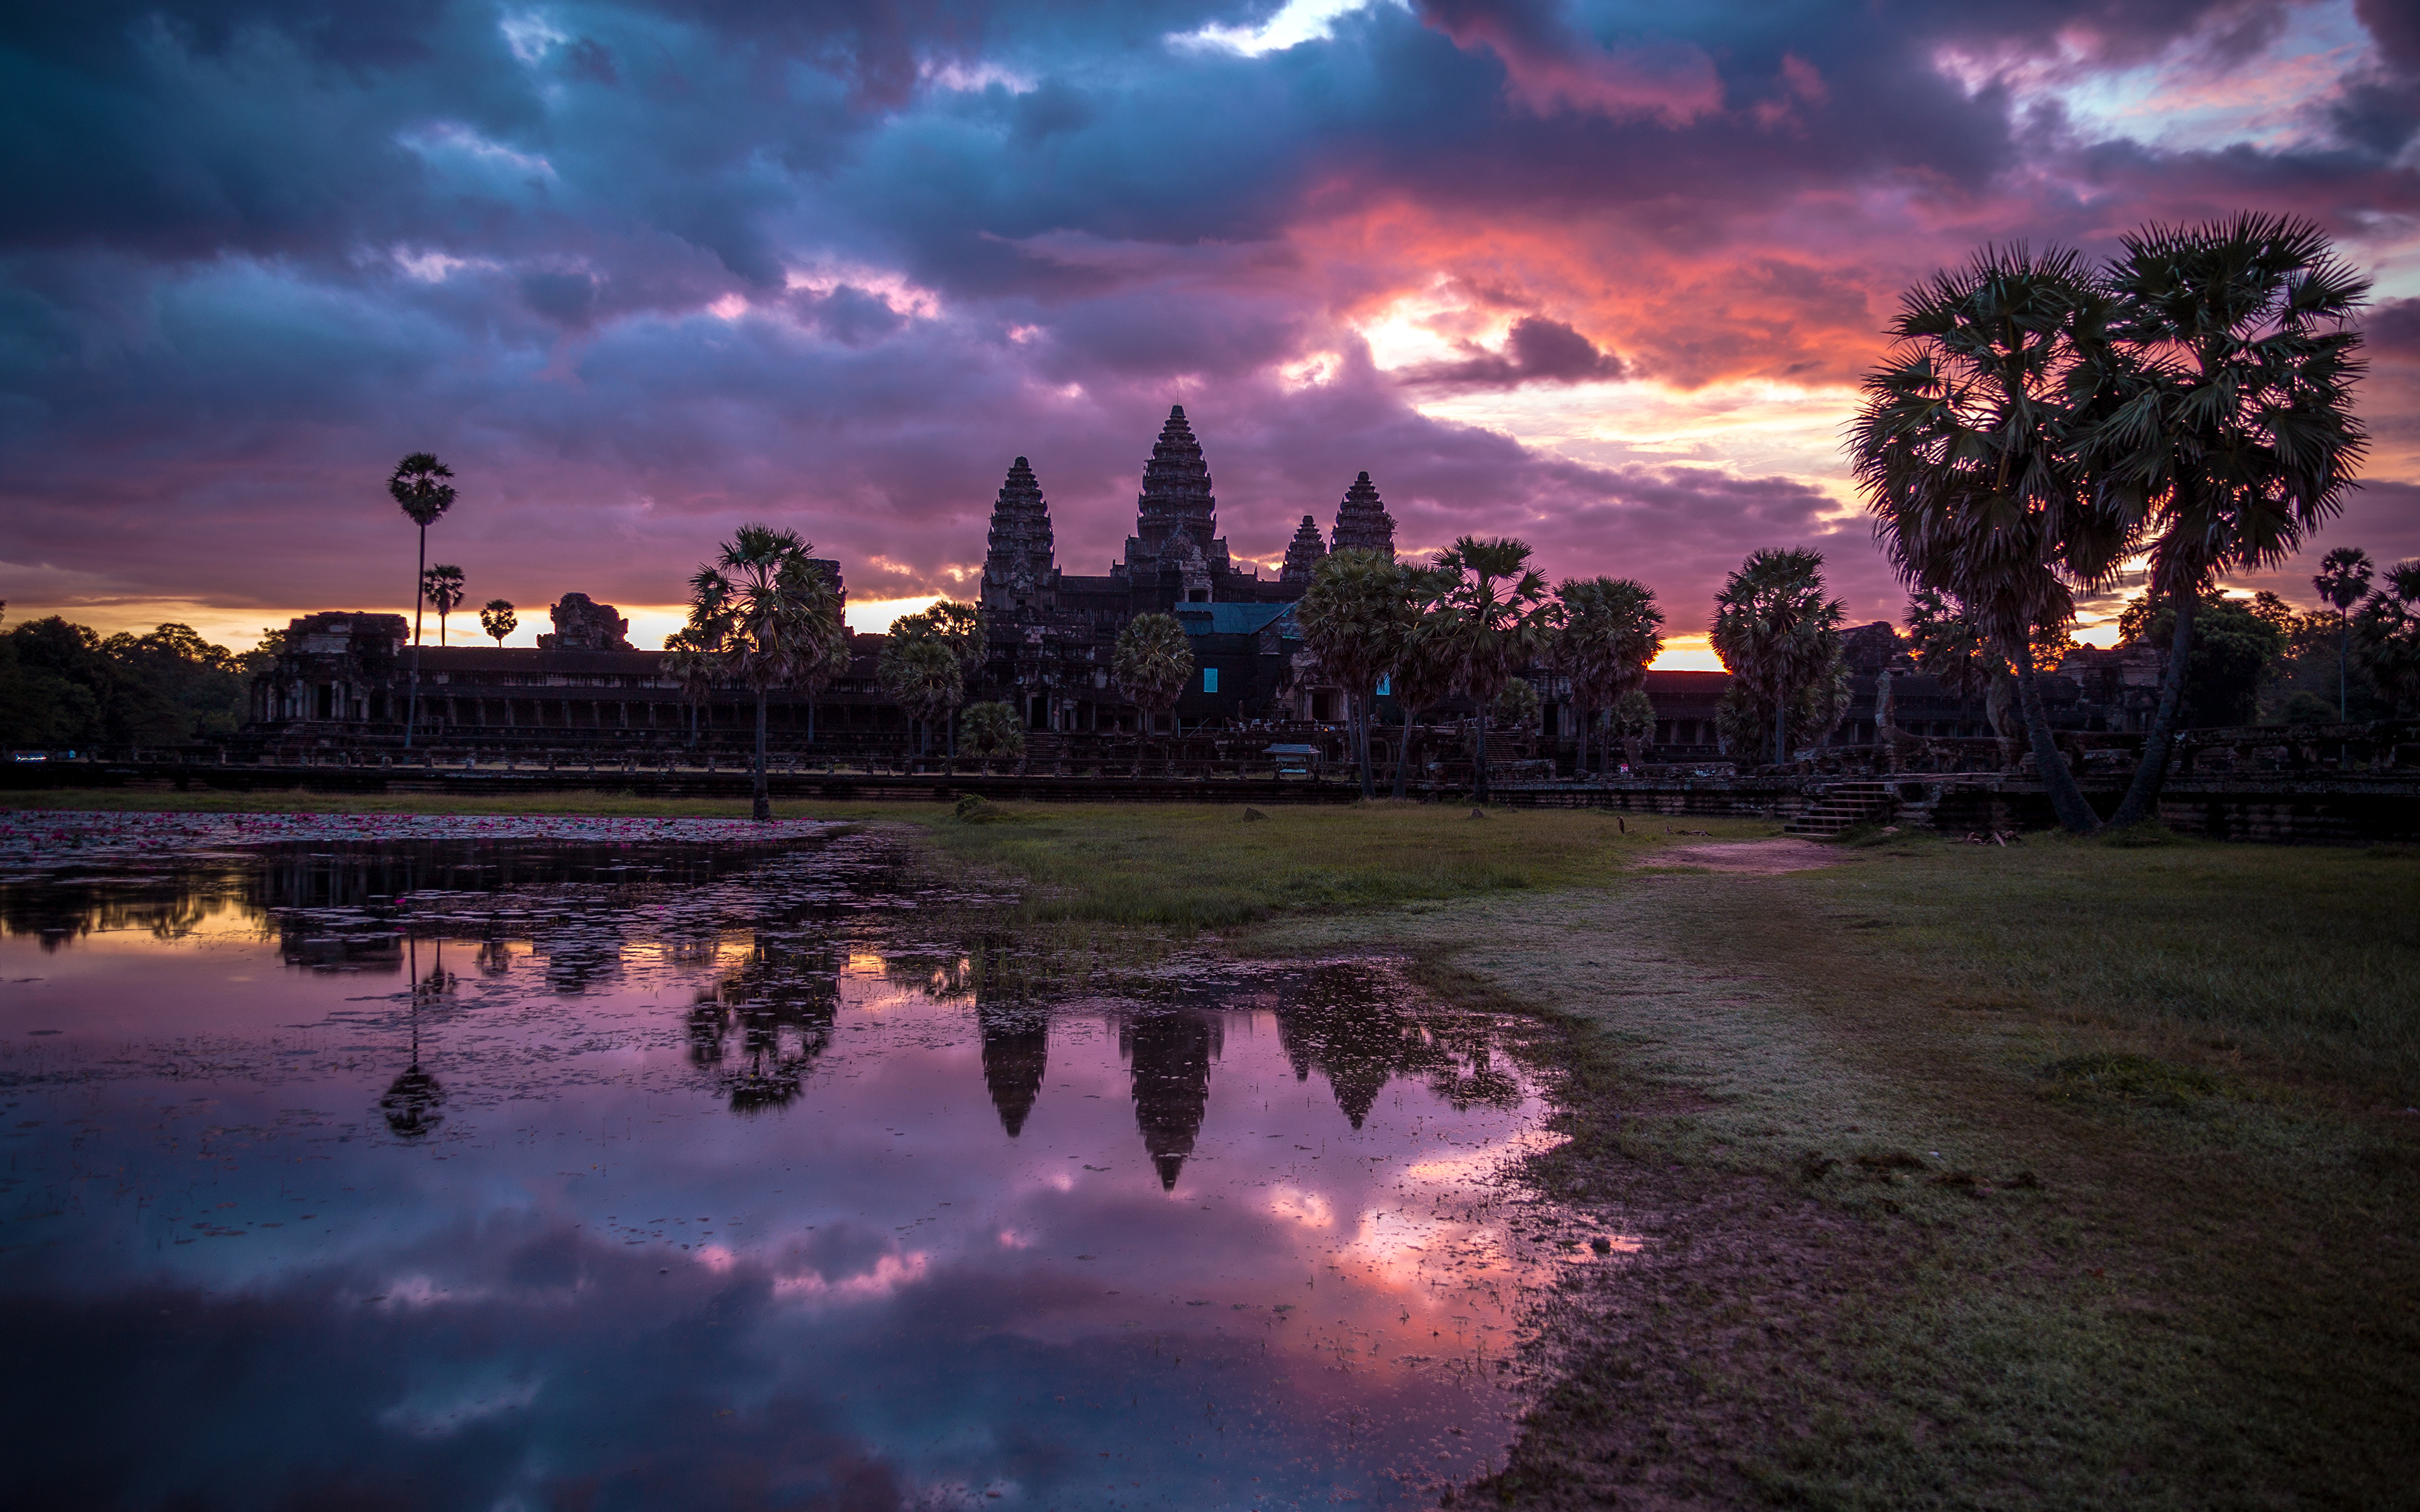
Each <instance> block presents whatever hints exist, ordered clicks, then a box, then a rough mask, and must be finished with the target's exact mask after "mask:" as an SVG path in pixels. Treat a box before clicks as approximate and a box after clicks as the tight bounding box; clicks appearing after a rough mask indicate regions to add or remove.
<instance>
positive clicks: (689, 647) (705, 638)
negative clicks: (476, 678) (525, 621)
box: [491, 623, 722, 746]
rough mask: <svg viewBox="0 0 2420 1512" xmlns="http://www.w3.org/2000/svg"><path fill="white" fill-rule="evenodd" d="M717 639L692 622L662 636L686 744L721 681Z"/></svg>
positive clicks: (667, 672)
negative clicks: (684, 719) (684, 712)
mask: <svg viewBox="0 0 2420 1512" xmlns="http://www.w3.org/2000/svg"><path fill="white" fill-rule="evenodd" d="M491 633H492V632H491ZM505 633H506V634H509V633H511V632H509V631H507V632H505ZM716 639H717V638H716V634H715V632H714V631H713V630H712V629H711V628H710V627H707V626H701V625H696V624H694V623H692V624H690V625H683V626H681V627H680V628H679V629H677V630H675V631H674V632H673V633H672V634H670V635H668V636H666V637H664V651H665V652H666V653H667V655H666V656H664V674H665V675H666V676H668V677H670V678H672V680H673V681H674V682H675V684H677V685H678V686H679V687H680V695H681V702H682V703H683V704H684V705H686V706H687V708H688V709H689V742H690V745H692V746H694V745H696V744H697V723H698V720H697V714H698V710H699V709H700V708H701V707H703V706H704V704H705V703H706V700H707V698H709V697H711V696H712V694H713V692H714V688H715V685H716V684H717V683H719V682H721V680H722V667H721V661H720V660H719V659H718V658H717V657H716V656H715V645H716ZM499 643H500V644H501V643H502V641H501V638H499Z"/></svg>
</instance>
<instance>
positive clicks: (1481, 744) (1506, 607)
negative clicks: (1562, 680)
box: [1419, 535, 1555, 803]
mask: <svg viewBox="0 0 2420 1512" xmlns="http://www.w3.org/2000/svg"><path fill="white" fill-rule="evenodd" d="M1433 570H1434V571H1435V573H1437V574H1438V576H1437V577H1436V578H1435V579H1433V581H1432V584H1431V592H1432V593H1433V594H1434V597H1433V598H1432V599H1431V601H1430V604H1431V612H1429V613H1428V614H1425V615H1423V616H1422V618H1421V621H1420V626H1419V629H1420V633H1421V634H1422V635H1423V636H1425V637H1427V638H1429V639H1430V640H1431V641H1432V642H1433V643H1434V644H1435V647H1436V648H1437V649H1438V651H1439V652H1440V653H1441V654H1442V655H1443V656H1444V658H1445V660H1446V661H1447V663H1448V664H1449V665H1450V666H1451V667H1452V669H1453V686H1454V687H1456V688H1457V689H1459V690H1460V691H1462V692H1464V693H1467V694H1469V695H1470V697H1471V698H1472V699H1473V700H1474V701H1476V702H1477V703H1478V704H1479V741H1478V748H1477V752H1476V757H1477V761H1478V764H1479V769H1478V786H1477V789H1476V791H1475V793H1474V796H1475V797H1476V798H1477V799H1478V801H1480V802H1481V803H1485V802H1486V801H1487V799H1488V786H1487V717H1488V711H1489V710H1490V709H1491V708H1493V707H1494V706H1495V703H1496V696H1497V694H1498V693H1500V692H1502V691H1503V689H1504V683H1505V679H1507V678H1509V677H1511V676H1512V674H1513V673H1514V672H1515V671H1519V670H1520V669H1521V668H1522V667H1523V666H1525V665H1527V664H1528V663H1529V662H1531V661H1534V660H1536V659H1537V658H1538V657H1539V656H1541V655H1542V654H1543V653H1544V651H1545V649H1546V647H1547V645H1548V643H1549V641H1550V640H1551V639H1552V636H1553V633H1554V628H1555V623H1554V619H1555V605H1554V604H1552V603H1551V602H1549V601H1548V600H1547V598H1546V579H1545V577H1544V575H1543V574H1541V573H1540V572H1539V571H1538V570H1537V569H1536V568H1534V567H1532V566H1530V565H1529V544H1528V542H1527V541H1516V540H1513V539H1512V538H1510V537H1499V538H1497V539H1495V540H1484V541H1482V540H1481V539H1479V538H1478V537H1476V536H1470V535H1466V536H1463V537H1461V538H1460V539H1458V540H1456V541H1455V542H1454V543H1453V545H1452V546H1450V547H1449V548H1446V549H1445V550H1443V551H1440V552H1438V553H1437V555H1436V561H1435V565H1434V569H1433Z"/></svg>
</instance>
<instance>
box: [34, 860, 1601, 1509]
mask: <svg viewBox="0 0 2420 1512" xmlns="http://www.w3.org/2000/svg"><path fill="white" fill-rule="evenodd" d="M12 823H20V822H19V821H12ZM373 827H374V826H373ZM120 838H121V839H125V840H126V841H127V842H126V843H124V844H119V845H116V848H115V849H113V848H112V847H111V845H109V844H105V843H99V842H95V843H92V844H90V845H88V846H86V847H83V848H80V849H79V850H78V851H77V853H76V854H77V856H79V857H80V858H79V859H75V860H72V861H60V860H58V859H57V856H58V855H60V854H63V853H61V852H60V851H58V849H57V848H56V847H55V846H54V845H45V844H39V843H37V844H31V845H21V846H20V847H19V851H18V858H19V861H20V862H21V863H23V864H19V865H17V866H15V868H14V870H12V871H9V872H8V873H7V876H6V879H5V880H0V925H5V934H0V983H5V985H0V1135H5V1141H0V1149H5V1150H6V1152H7V1154H6V1160H5V1165H0V1219H5V1222H0V1328H5V1332H6V1335H7V1339H8V1359H9V1360H10V1361H11V1362H12V1363H13V1365H14V1366H15V1368H13V1369H11V1370H10V1371H9V1372H8V1381H7V1383H6V1385H5V1387H0V1392H5V1395H6V1412H7V1413H8V1421H9V1423H10V1424H11V1425H12V1427H11V1432H10V1438H11V1440H12V1442H13V1443H14V1444H15V1445H16V1452H15V1453H14V1454H12V1455H11V1456H10V1457H9V1458H8V1461H7V1462H6V1466H5V1468H0V1487H5V1489H6V1494H5V1496H0V1500H6V1501H8V1502H11V1503H14V1504H53V1505H85V1506H130V1507H132V1506H168V1505H175V1506H195V1507H202V1506H209V1507H253V1506H264V1507H268V1506H286V1505H296V1504H310V1505H321V1504H326V1505H361V1506H385V1505H393V1506H442V1507H515V1506H524V1507H533V1508H536V1507H587V1508H620V1507H661V1506H673V1505H701V1506H705V1505H712V1506H759V1505H762V1506H812V1507H825V1506H830V1507H850V1508H859V1507H864V1508H874V1507H892V1506H901V1507H925V1506H935V1507H957V1506H982V1507H992V1506H1002V1505H1028V1506H1047V1507H1113V1506H1143V1505H1148V1506H1180V1507H1289V1506H1311V1505H1328V1504H1335V1503H1339V1502H1352V1503H1354V1504H1358V1505H1364V1506H1395V1505H1423V1504H1434V1503H1435V1496H1436V1490H1437V1489H1438V1488H1439V1487H1441V1486H1442V1485H1444V1484H1447V1483H1449V1482H1450V1481H1454V1480H1458V1479H1462V1478H1465V1477H1467V1476H1469V1475H1472V1474H1475V1473H1481V1471H1483V1470H1484V1469H1485V1468H1487V1467H1488V1466H1489V1465H1490V1464H1491V1462H1492V1463H1501V1455H1502V1450H1503V1447H1504V1445H1505V1444H1506V1443H1508V1442H1509V1441H1510V1438H1511V1433H1512V1419H1513V1414H1514V1413H1515V1412H1517V1410H1518V1407H1519V1388H1518V1385H1517V1381H1518V1378H1519V1375H1520V1371H1519V1370H1518V1368H1517V1367H1516V1362H1515V1346H1516V1335H1517V1333H1518V1330H1519V1328H1520V1326H1521V1317H1520V1313H1519V1308H1518V1297H1517V1293H1518V1291H1519V1290H1520V1288H1524V1287H1530V1286H1535V1285H1538V1284H1540V1283H1541V1282H1542V1281H1544V1280H1548V1279H1551V1275H1552V1272H1553V1270H1554V1268H1556V1267H1559V1266H1565V1265H1577V1264H1595V1263H1606V1262H1605V1261H1603V1260H1601V1259H1600V1258H1598V1257H1597V1252H1596V1251H1595V1250H1594V1249H1592V1248H1591V1247H1590V1243H1589V1241H1590V1239H1591V1238H1592V1237H1596V1236H1591V1235H1590V1234H1588V1233H1586V1232H1584V1231H1582V1230H1581V1229H1580V1228H1578V1227H1575V1224H1573V1223H1572V1222H1570V1221H1567V1220H1565V1219H1563V1218H1562V1217H1560V1216H1559V1215H1557V1214H1555V1213H1554V1212H1553V1211H1551V1210H1548V1209H1546V1208H1544V1207H1542V1206H1539V1205H1537V1204H1536V1203H1534V1202H1533V1201H1532V1200H1531V1199H1529V1198H1528V1196H1525V1195H1524V1193H1523V1191H1522V1189H1521V1188H1520V1187H1519V1186H1518V1184H1517V1182H1516V1181H1514V1180H1512V1175H1511V1170H1510V1167H1511V1165H1512V1164H1513V1163H1514V1162H1515V1161H1517V1158H1518V1157H1519V1155H1520V1154H1522V1153H1523V1152H1525V1151H1527V1150H1528V1149H1535V1148H1537V1147H1538V1145H1539V1144H1540V1142H1541V1141H1542V1140H1544V1139H1545V1138H1546V1137H1548V1136H1546V1135H1545V1134H1544V1133H1543V1132H1542V1126H1543V1122H1544V1115H1545V1112H1546V1109H1545V1106H1544V1103H1543V1102H1542V1100H1541V1097H1540V1093H1539V1090H1538V1088H1537V1086H1536V1084H1535V1082H1534V1081H1533V1080H1532V1079H1531V1077H1530V1076H1529V1075H1528V1072H1526V1071H1525V1070H1524V1069H1523V1067H1522V1066H1521V1065H1520V1064H1519V1063H1518V1062H1517V1061H1516V1060H1515V1059H1514V1058H1513V1057H1512V1056H1511V1055H1510V1054H1509V1052H1508V1048H1507V1046H1508V1039H1509V1029H1510V1026H1507V1025H1505V1024H1502V1023H1499V1022H1497V1021H1496V1020H1494V1019H1491V1018H1489V1017H1486V1016H1484V1015H1478V1014H1471V1013H1466V1012H1460V1011H1452V1010H1450V1009H1447V1008H1445V1007H1443V1006H1441V1005H1438V1004H1435V1003H1434V1002H1431V1001H1428V1000H1426V999H1424V998H1423V997H1422V996H1421V995H1420V994H1419V992H1418V991H1417V990H1416V989H1415V988H1414V987H1412V986H1411V985H1410V984H1408V983H1407V982H1405V981H1404V980H1403V979H1402V978H1401V977H1400V976H1399V975H1398V974H1397V973H1396V971H1395V970H1394V969H1393V968H1392V967H1391V966H1390V965H1388V964H1386V963H1383V962H1380V963H1370V962H1334V963H1325V964H1251V963H1240V964H1239V963H1236V962H1233V961H1229V960H1223V959H1219V958H1216V957H1213V956H1210V955H1208V954H1206V953H1205V954H1199V955H1192V956H1185V955H1180V956H1176V957H1172V958H1161V959H1156V960H1154V961H1152V962H1150V963H1148V964H1134V963H1133V962H1132V961H1128V962H1126V963H1125V964H1120V963H1118V962H1115V961H1112V960H1110V959H1109V958H1108V957H1106V956H1103V955H1101V954H1098V953H1095V952H1093V951H1091V950H1088V949H1087V948H1085V947H1084V946H1082V945H1081V944H1073V945H1071V944H1070V943H1069V942H1067V941H1065V940H1060V941H1058V942H1056V943H1054V944H1053V945H1051V946H1050V947H1049V948H1048V949H1044V948H1043V947H1041V946H1039V945H1036V944H1034V943H1032V942H1030V941H1025V940H1020V939H1019V938H1017V937H1016V936H1014V935H1012V934H1010V933H1004V932H1002V931H1001V930H999V929H997V928H985V927H983V926H982V925H981V922H980V921H981V920H982V919H983V918H985V917H995V918H996V917H998V916H997V914H996V913H994V914H993V915H990V916H987V915H986V914H985V906H984V905H985V900H984V899H981V898H979V897H974V896H971V895H970V894H968V893H966V892H964V891H962V890H956V889H952V888H949V887H943V886H941V885H939V884H936V883H934V882H932V881H931V880H929V879H925V878H923V877H921V876H920V875H919V874H918V873H916V872H913V871H912V870H910V869H908V868H907V867H906V866H905V865H904V864H903V857H902V856H901V855H900V853H899V852H898V851H897V850H896V849H895V846H894V843H893V842H892V841H889V840H886V839H884V838H882V837H881V836H879V835H869V834H847V833H840V832H834V833H817V832H815V831H814V829H813V827H812V826H793V828H792V830H791V831H790V832H789V833H787V834H786V835H785V837H784V838H783V841H781V842H779V843H775V844H770V845H762V844H754V845H752V844H745V843H739V842H737V841H734V840H731V839H728V838H716V839H714V840H711V841H706V842H699V841H696V840H695V838H694V837H692V836H690V835H688V834H686V833H685V832H684V831H683V830H682V829H681V828H680V827H679V826H678V825H668V826H656V827H653V828H642V829H640V830H638V831H634V832H630V833H621V834H605V833H597V832H565V831H563V830H562V829H561V828H560V826H558V828H557V829H556V830H555V831H550V830H549V829H548V827H547V826H545V825H536V826H532V827H525V828H524V829H522V830H520V831H508V832H487V833H479V832H472V831H468V830H462V829H456V830H452V831H447V830H444V829H442V826H441V827H439V828H434V829H431V828H427V827H425V826H424V827H423V828H422V829H421V830H419V831H417V832H414V831H411V830H410V829H409V828H408V827H407V828H406V829H403V830H388V831H381V832H379V833H377V834H375V835H374V836H373V837H371V838H362V837H361V836H360V835H352V836H349V835H348V833H347V832H346V831H345V830H344V828H343V826H342V825H326V826H323V827H322V828H320V829H318V830H314V831H311V832H309V833H307V834H303V835H301V836H300V837H299V838H298V837H297V835H296V834H294V833H290V832H286V831H274V832H271V833H266V834H252V835H240V834H231V833H228V832H225V829H224V826H222V829H221V830H218V831H214V832H213V833H212V834H211V835H210V836H209V837H205V839H204V840H203V841H194V842H193V843H188V844H182V845H166V846H163V845H160V844H157V843H154V842H152V841H144V840H143V838H142V837H141V836H140V835H136V836H134V837H132V839H128V838H127V837H120ZM153 841H156V836H155V837H153ZM205 841H207V842H205ZM0 851H5V847H0ZM28 857H31V858H32V860H30V861H29V860H27V858H28ZM46 857H47V859H46ZM970 920H973V921H975V922H973V923H970V922H969V921H970Z"/></svg>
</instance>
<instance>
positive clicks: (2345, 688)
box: [2336, 609, 2352, 724]
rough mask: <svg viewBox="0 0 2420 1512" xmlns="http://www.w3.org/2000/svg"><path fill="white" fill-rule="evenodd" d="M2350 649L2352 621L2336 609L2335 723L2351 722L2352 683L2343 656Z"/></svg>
mask: <svg viewBox="0 0 2420 1512" xmlns="http://www.w3.org/2000/svg"><path fill="white" fill-rule="evenodd" d="M2351 651H2352V621H2351V619H2350V617H2349V616H2347V614H2346V613H2345V611H2344V610H2343V609H2338V610H2336V723H2338V724H2350V723H2351V722H2352V684H2351V683H2350V680H2349V679H2348V678H2347V677H2346V674H2345V658H2346V656H2349V655H2350V653H2351Z"/></svg>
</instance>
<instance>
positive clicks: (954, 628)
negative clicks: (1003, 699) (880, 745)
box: [923, 598, 991, 760]
mask: <svg viewBox="0 0 2420 1512" xmlns="http://www.w3.org/2000/svg"><path fill="white" fill-rule="evenodd" d="M923 617H924V619H925V621H926V622H927V623H929V624H930V625H932V627H933V634H934V635H935V636H937V637H938V638H939V640H940V641H941V643H942V644H943V645H945V646H947V647H949V648H950V655H951V656H954V657H955V658H956V660H957V664H958V695H959V696H958V698H957V699H956V700H954V701H953V702H951V704H950V706H949V709H948V711H947V718H948V721H949V753H950V756H951V759H952V760H955V759H956V757H957V754H958V717H957V710H958V705H959V704H960V703H963V702H966V685H967V683H968V681H969V680H970V679H971V678H972V677H973V676H974V675H975V672H976V671H977V670H979V669H980V668H981V667H982V666H983V664H984V657H985V656H987V655H989V653H990V649H991V648H990V645H989V643H988V640H987V639H986V634H985V631H986V626H985V620H984V612H983V606H982V605H980V604H963V603H960V602H958V601H957V600H956V599H953V598H944V599H939V600H937V601H936V602H935V603H934V604H933V606H932V607H931V608H930V609H926V610H924V616H923Z"/></svg>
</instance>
